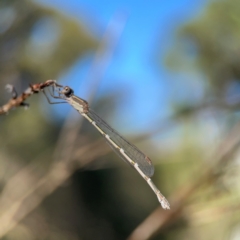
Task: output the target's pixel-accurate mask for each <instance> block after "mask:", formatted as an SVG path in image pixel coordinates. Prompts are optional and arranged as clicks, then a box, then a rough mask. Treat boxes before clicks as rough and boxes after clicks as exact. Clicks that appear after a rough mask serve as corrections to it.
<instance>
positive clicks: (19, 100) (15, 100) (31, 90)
mask: <svg viewBox="0 0 240 240" xmlns="http://www.w3.org/2000/svg"><path fill="white" fill-rule="evenodd" d="M55 83H56V81H55V80H47V81H46V82H44V83H36V84H30V86H29V87H28V88H27V89H26V90H25V91H24V92H23V93H22V94H21V95H20V96H18V95H17V92H16V90H15V89H14V87H13V86H12V85H7V88H8V90H10V92H11V93H12V98H11V99H10V100H9V101H8V102H7V103H6V104H4V105H3V106H2V107H0V115H3V114H6V113H8V112H9V111H10V110H11V109H12V108H14V107H20V106H28V104H27V103H25V100H26V99H27V98H29V97H30V96H31V95H32V94H35V93H39V92H41V91H42V90H43V89H44V88H46V87H49V86H51V85H53V84H55Z"/></svg>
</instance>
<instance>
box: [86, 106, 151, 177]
mask: <svg viewBox="0 0 240 240" xmlns="http://www.w3.org/2000/svg"><path fill="white" fill-rule="evenodd" d="M86 115H87V116H88V117H89V118H90V119H92V120H93V121H94V122H96V124H97V125H98V127H99V128H101V129H102V131H103V132H104V133H106V134H107V135H109V137H110V138H111V139H112V141H113V142H114V143H115V144H116V145H118V146H119V147H120V148H122V149H123V150H124V152H125V153H126V154H127V155H128V156H129V158H131V159H132V161H134V162H136V163H137V164H138V166H139V168H140V169H141V170H142V172H143V173H144V174H145V175H146V176H148V177H151V176H152V175H153V174H154V166H153V165H152V162H151V160H150V158H149V157H147V156H146V155H145V154H144V153H143V152H141V151H140V150H139V149H138V148H137V147H136V146H134V145H133V144H131V143H130V142H128V141H127V140H126V139H124V138H123V137H122V136H121V135H120V134H119V133H118V132H117V131H115V130H114V129H113V128H111V127H110V126H109V125H108V124H107V123H106V122H105V121H104V120H103V119H102V118H101V117H99V116H98V115H97V114H96V113H95V112H94V111H93V110H92V109H89V111H88V113H86ZM109 143H110V142H109ZM110 144H111V143H110ZM113 148H114V147H113ZM114 149H115V148H114ZM116 152H117V151H116ZM118 155H121V154H118ZM121 158H122V159H123V158H124V157H123V156H122V155H121ZM124 160H125V161H127V162H128V160H127V159H124Z"/></svg>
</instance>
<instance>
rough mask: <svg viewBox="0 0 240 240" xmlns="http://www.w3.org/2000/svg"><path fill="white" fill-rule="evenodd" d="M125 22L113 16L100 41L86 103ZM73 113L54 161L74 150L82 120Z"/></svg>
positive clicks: (67, 120)
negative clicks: (76, 118)
mask: <svg viewBox="0 0 240 240" xmlns="http://www.w3.org/2000/svg"><path fill="white" fill-rule="evenodd" d="M125 22H126V20H125V19H123V18H119V15H116V16H114V18H113V19H112V20H111V22H110V24H109V25H108V27H107V29H106V32H105V33H104V35H103V37H102V40H101V41H100V45H99V48H98V50H97V52H96V55H95V58H94V60H93V63H92V67H91V70H90V77H89V86H90V89H91V92H90V93H89V97H88V102H91V99H93V96H94V95H95V93H96V91H97V88H98V86H99V84H100V81H101V80H102V78H103V75H104V72H105V71H106V69H107V67H108V65H109V63H110V61H111V58H112V56H113V53H114V50H115V48H116V46H117V43H118V40H119V38H120V35H121V33H122V31H123V28H124V26H125ZM116 26H117V28H116ZM73 112H74V113H75V110H72V111H71V112H70V114H69V116H68V117H67V118H66V120H65V123H64V125H63V127H62V130H61V132H60V135H59V139H58V142H57V144H56V148H55V153H54V159H57V160H58V161H59V159H61V160H62V161H63V160H64V161H69V160H70V159H71V153H72V152H74V149H76V146H75V145H76V138H77V136H78V134H79V131H80V129H81V126H82V121H83V118H80V119H78V120H77V121H76V120H75V118H74V117H73Z"/></svg>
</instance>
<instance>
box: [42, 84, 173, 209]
mask: <svg viewBox="0 0 240 240" xmlns="http://www.w3.org/2000/svg"><path fill="white" fill-rule="evenodd" d="M52 86H53V87H54V89H53V93H51V96H52V97H53V98H56V99H62V100H65V102H67V103H69V104H70V105H72V106H73V107H74V108H75V109H76V110H77V111H78V112H79V113H80V114H81V115H82V116H83V117H85V118H86V119H87V120H88V121H89V122H90V123H91V124H92V125H93V126H94V127H95V128H96V129H97V130H98V131H99V132H100V133H101V134H102V135H103V136H104V137H105V139H106V140H107V142H108V143H109V144H110V146H111V147H112V149H113V150H114V151H115V152H116V153H117V154H118V155H119V156H120V157H121V158H122V159H123V160H125V161H126V162H128V163H129V164H130V165H131V166H133V167H134V168H135V169H136V170H137V172H138V173H139V174H140V175H141V176H142V177H143V178H144V179H145V180H146V182H147V183H148V184H149V186H150V187H151V188H152V190H153V191H154V193H155V194H156V195H157V198H158V200H159V202H160V203H161V205H162V207H163V208H164V209H170V204H169V203H168V201H167V199H166V198H165V197H164V196H163V195H162V194H161V192H160V191H159V189H158V188H157V187H156V186H155V184H154V183H153V181H152V180H151V178H150V177H152V176H153V173H154V166H153V165H152V162H151V160H150V158H149V157H147V156H146V155H145V154H144V153H142V152H141V151H140V150H139V149H138V148H137V147H136V146H134V145H133V144H131V143H130V142H128V141H127V140H126V139H124V138H123V137H122V136H121V135H120V134H119V133H118V132H117V131H115V130H114V129H113V128H112V127H110V126H109V125H108V124H107V123H106V122H105V121H104V120H103V119H102V118H101V117H99V116H98V115H97V114H96V113H95V112H94V111H93V110H92V109H91V108H89V105H88V102H87V101H85V100H84V99H82V98H80V97H77V96H75V95H74V91H73V90H72V89H71V88H70V87H67V86H66V87H64V86H62V85H59V84H57V83H55V84H54V85H52ZM54 91H55V92H56V91H57V93H58V96H56V95H54ZM43 92H44V90H43ZM44 94H45V95H46V93H45V92H44ZM46 97H47V95H46ZM47 99H48V101H49V103H52V102H51V101H50V100H49V98H48V97H47ZM55 103H60V102H55Z"/></svg>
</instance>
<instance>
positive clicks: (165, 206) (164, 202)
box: [157, 192, 170, 210]
mask: <svg viewBox="0 0 240 240" xmlns="http://www.w3.org/2000/svg"><path fill="white" fill-rule="evenodd" d="M157 198H158V201H159V202H160V203H161V206H162V208H163V209H165V210H167V209H170V204H169V202H168V200H167V199H166V198H165V197H164V196H163V195H162V194H161V193H160V192H159V193H158V194H157Z"/></svg>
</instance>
